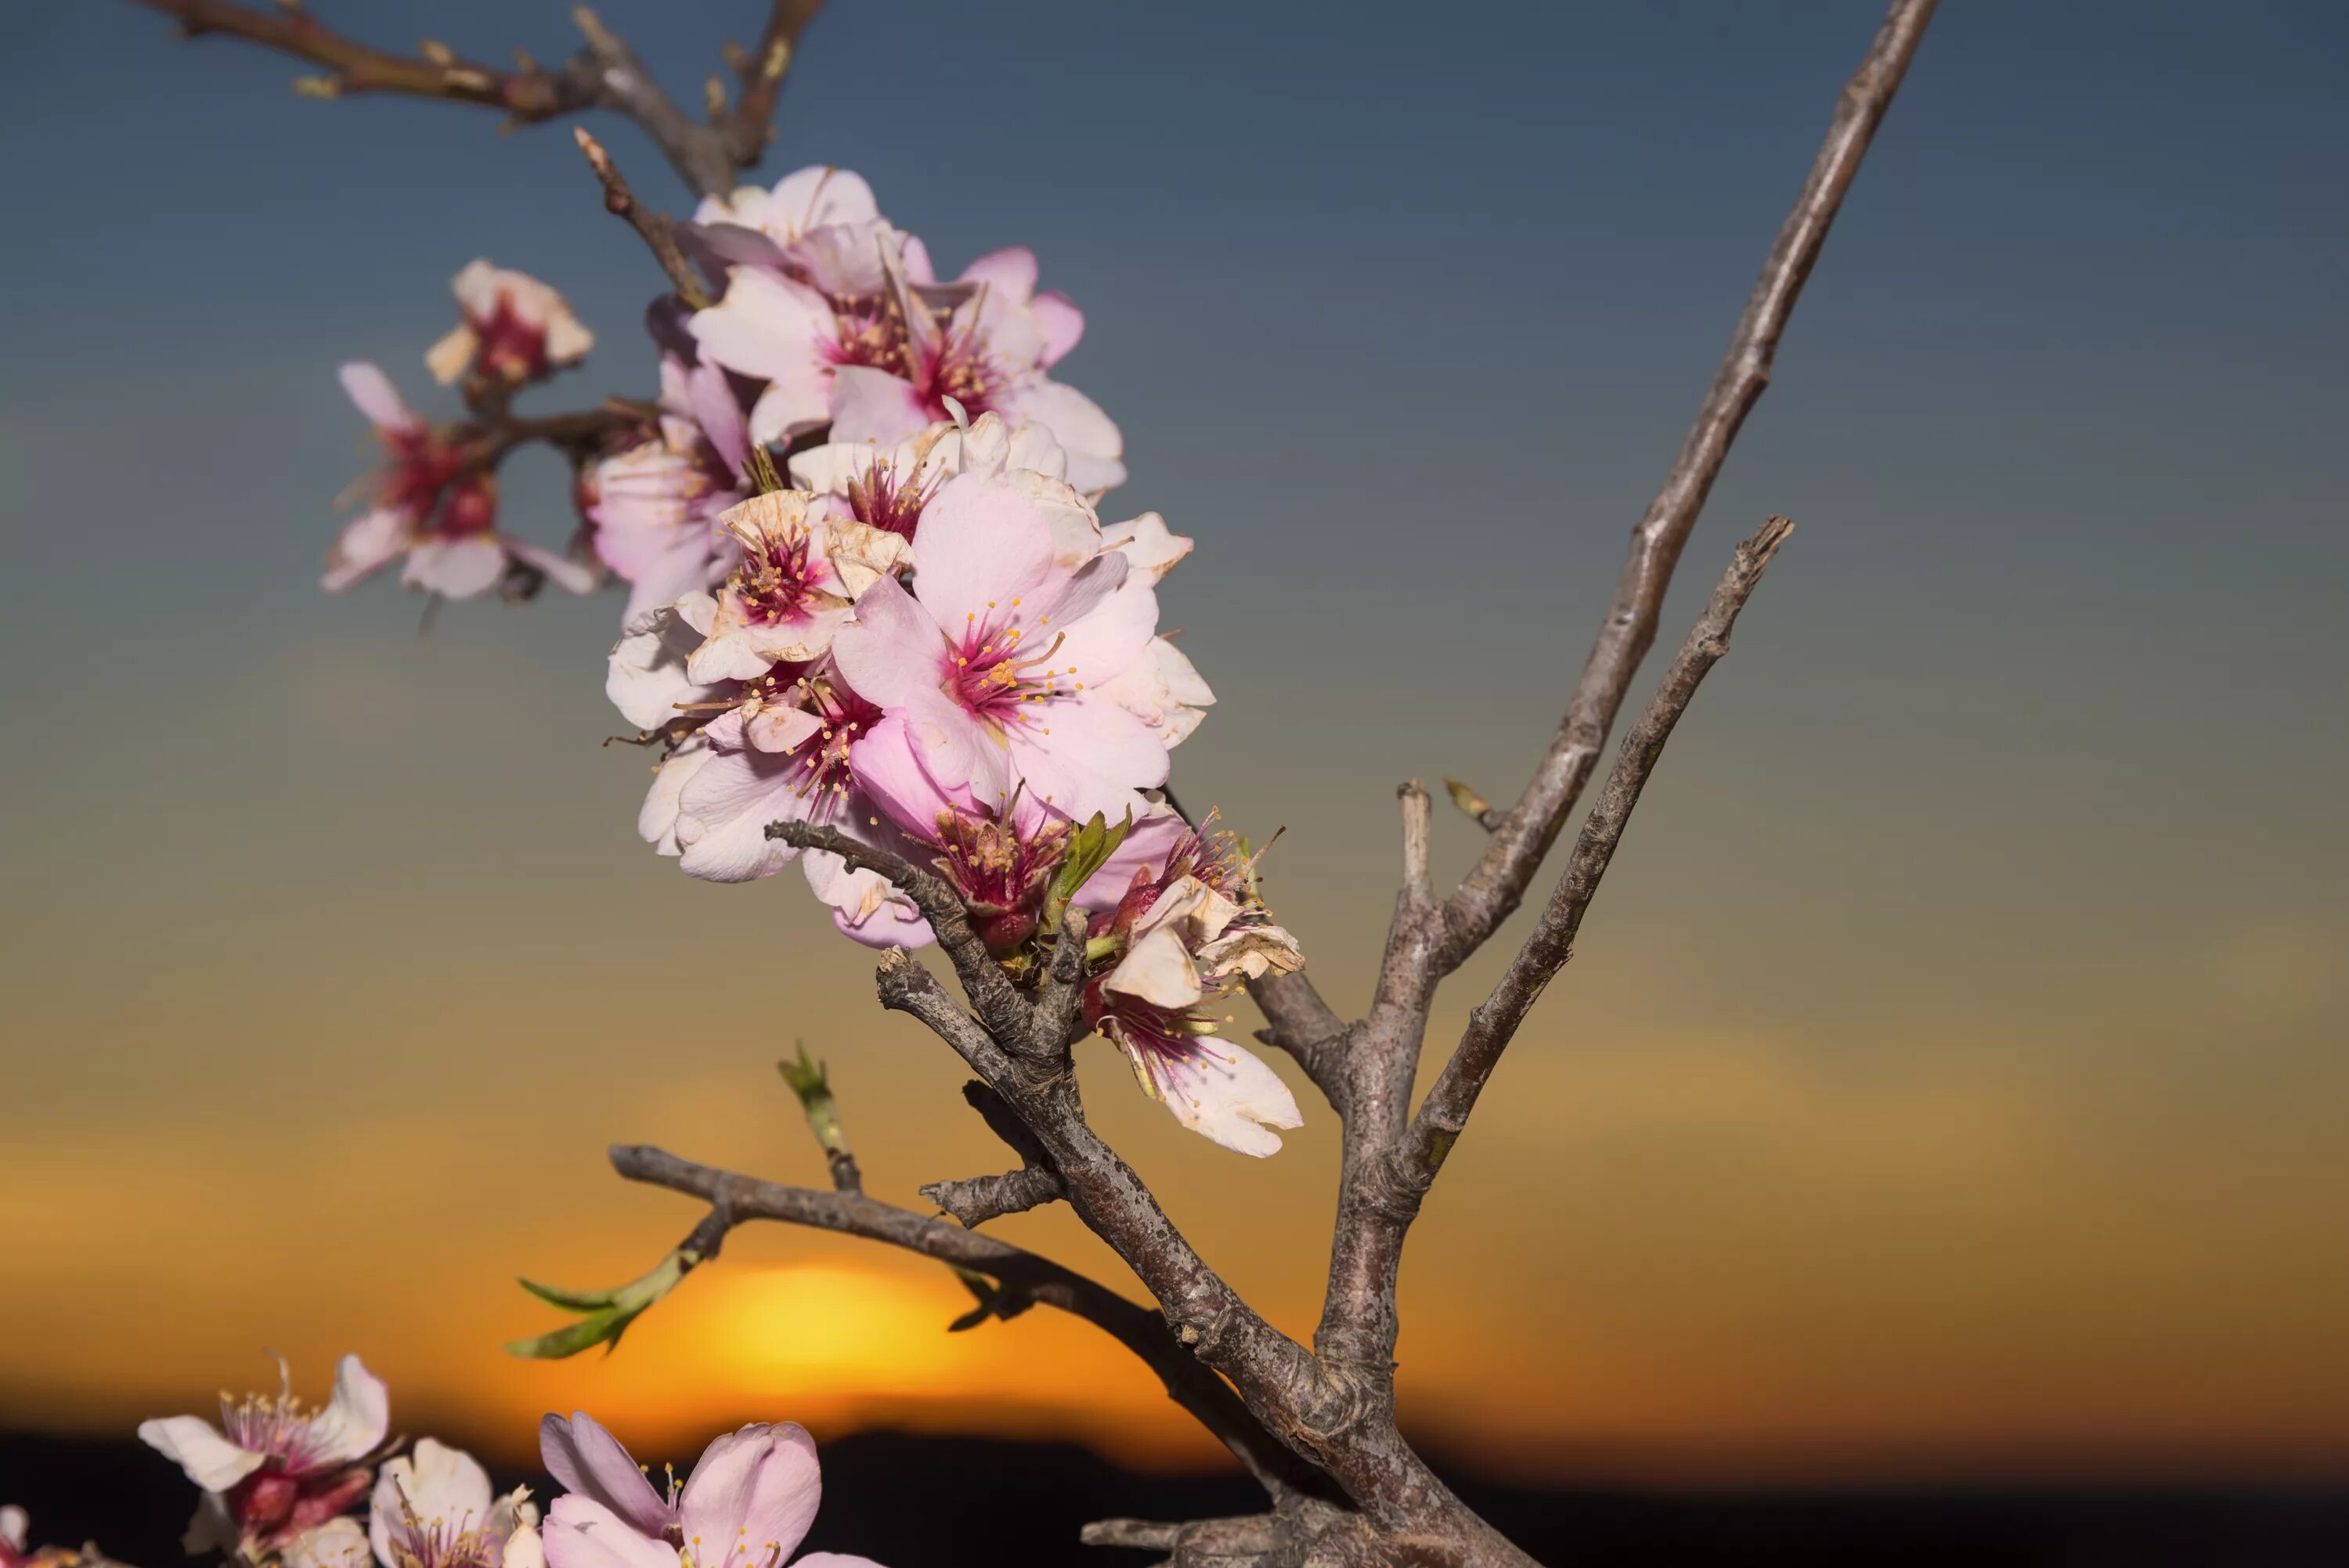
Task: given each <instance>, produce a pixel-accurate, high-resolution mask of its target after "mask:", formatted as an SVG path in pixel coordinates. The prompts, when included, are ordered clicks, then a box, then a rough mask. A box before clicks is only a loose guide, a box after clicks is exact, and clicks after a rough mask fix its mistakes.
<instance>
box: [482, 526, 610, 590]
mask: <svg viewBox="0 0 2349 1568" xmlns="http://www.w3.org/2000/svg"><path fill="white" fill-rule="evenodd" d="M498 542H499V543H501V544H502V545H504V546H505V547H506V553H507V554H508V555H511V556H512V557H513V558H514V559H515V560H516V561H519V562H522V563H523V565H525V566H530V567H535V568H536V569H537V570H538V571H539V572H541V573H543V574H544V575H545V577H546V580H547V581H548V582H550V583H554V585H555V586H556V587H558V588H562V589H564V590H565V591H566V592H569V593H579V594H587V593H594V592H595V589H596V587H597V585H598V584H599V583H602V582H603V580H604V574H603V573H600V572H598V571H597V570H595V567H593V566H591V565H589V564H588V563H587V562H584V561H574V560H572V559H571V558H570V557H569V556H567V555H557V554H555V553H554V552H553V551H552V550H548V549H545V548H543V547H542V546H540V545H536V544H533V543H532V542H530V541H528V540H526V539H516V538H514V537H513V536H512V534H506V533H502V534H500V535H499V536H498Z"/></svg>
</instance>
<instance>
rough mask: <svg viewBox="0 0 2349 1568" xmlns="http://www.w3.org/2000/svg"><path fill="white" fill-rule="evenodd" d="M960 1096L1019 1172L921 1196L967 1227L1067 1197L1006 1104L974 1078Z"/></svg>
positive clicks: (941, 1185) (944, 1184)
mask: <svg viewBox="0 0 2349 1568" xmlns="http://www.w3.org/2000/svg"><path fill="white" fill-rule="evenodd" d="M962 1097H963V1099H966V1100H968V1102H969V1103H970V1108H971V1109H973V1110H975V1111H977V1112H978V1114H979V1119H981V1120H983V1121H985V1122H986V1123H987V1129H988V1131H989V1132H992V1133H994V1134H995V1136H996V1137H998V1138H999V1139H1001V1140H1003V1141H1004V1142H1005V1143H1006V1144H1008V1145H1009V1146H1010V1149H1011V1151H1012V1152H1013V1153H1014V1154H1017V1155H1018V1156H1019V1161H1020V1166H1019V1170H1017V1171H1009V1172H1008V1173H1006V1174H1004V1175H1001V1176H974V1177H971V1178H970V1179H969V1180H968V1181H934V1182H932V1183H930V1185H928V1186H926V1187H924V1188H922V1189H921V1193H922V1196H923V1197H925V1198H927V1199H928V1200H929V1201H930V1202H933V1203H936V1205H937V1206H938V1207H939V1208H941V1209H944V1210H945V1211H946V1212H947V1213H949V1214H952V1215H953V1216H954V1217H955V1218H956V1219H957V1220H959V1221H961V1222H963V1223H964V1224H966V1225H981V1224H984V1223H986V1222H988V1221H989V1220H992V1219H995V1218H997V1217H999V1216H1000V1215H1003V1214H1015V1213H1019V1212H1022V1211H1024V1210H1028V1209H1034V1208H1040V1207H1041V1206H1042V1205H1044V1204H1046V1203H1050V1202H1053V1201H1054V1200H1055V1199H1059V1198H1062V1197H1065V1196H1067V1192H1066V1190H1065V1189H1064V1188H1063V1187H1062V1186H1061V1177H1060V1173H1059V1172H1058V1171H1054V1170H1053V1169H1052V1161H1051V1156H1050V1155H1048V1154H1046V1153H1045V1152H1044V1146H1043V1145H1042V1144H1040V1143H1039V1142H1037V1141H1036V1135H1035V1134H1034V1133H1032V1132H1030V1131H1029V1130H1028V1124H1027V1123H1026V1122H1024V1121H1022V1120H1020V1119H1019V1112H1017V1111H1015V1110H1013V1109H1011V1104H1010V1102H1009V1100H1007V1099H1004V1098H1003V1097H1002V1096H1001V1095H999V1094H998V1093H996V1092H995V1090H993V1089H991V1088H988V1087H987V1085H986V1084H984V1083H982V1082H980V1081H979V1080H978V1079H976V1078H974V1079H972V1080H971V1081H970V1082H968V1083H967V1084H965V1085H963V1086H962Z"/></svg>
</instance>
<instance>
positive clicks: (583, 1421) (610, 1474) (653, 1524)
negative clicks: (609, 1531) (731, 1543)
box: [538, 1410, 677, 1568]
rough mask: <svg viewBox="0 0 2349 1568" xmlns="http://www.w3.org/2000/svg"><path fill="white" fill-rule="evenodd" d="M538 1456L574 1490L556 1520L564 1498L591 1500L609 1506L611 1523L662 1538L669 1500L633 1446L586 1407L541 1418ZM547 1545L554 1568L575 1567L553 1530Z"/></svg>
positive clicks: (597, 1506)
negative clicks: (557, 1546) (558, 1551)
mask: <svg viewBox="0 0 2349 1568" xmlns="http://www.w3.org/2000/svg"><path fill="white" fill-rule="evenodd" d="M538 1457H539V1459H540V1460H541V1461H542V1462H543V1464H544V1465H545V1466H546V1469H547V1473H548V1474H550V1475H552V1476H554V1479H555V1480H559V1481H561V1482H562V1483H563V1485H564V1490H565V1491H569V1492H572V1493H573V1494H574V1496H573V1497H570V1498H563V1499H559V1500H557V1501H556V1502H555V1505H554V1517H555V1518H556V1519H557V1520H560V1519H562V1518H563V1505H564V1503H565V1502H573V1501H582V1502H586V1503H589V1504H591V1505H593V1506H594V1507H595V1510H596V1511H608V1514H609V1516H610V1519H611V1522H612V1523H614V1524H617V1525H620V1526H622V1528H623V1529H624V1530H629V1531H635V1532H638V1533H639V1534H641V1535H646V1536H650V1537H652V1538H653V1540H654V1541H655V1542H657V1541H658V1539H659V1537H660V1533H661V1531H662V1530H663V1529H664V1528H666V1527H667V1525H668V1523H669V1522H670V1520H671V1518H672V1517H673V1516H672V1515H671V1513H670V1511H669V1507H668V1504H667V1503H666V1502H664V1501H661V1499H660V1497H659V1495H658V1494H657V1493H656V1492H655V1491H653V1484H652V1482H650V1481H648V1480H646V1479H645V1474H644V1471H642V1470H639V1469H637V1468H636V1460H633V1459H631V1458H630V1457H629V1456H628V1450H627V1449H624V1448H622V1447H621V1446H620V1439H617V1438H616V1437H614V1436H613V1435H612V1434H611V1433H609V1432H607V1431H605V1429H603V1427H602V1426H601V1425H599V1424H598V1423H597V1422H596V1420H595V1417H593V1416H590V1415H589V1414H588V1413H587V1412H586V1411H585V1410H574V1411H573V1412H572V1414H571V1419H569V1420H568V1421H566V1420H564V1418H562V1417H560V1416H557V1415H554V1414H552V1413H550V1414H549V1415H547V1416H546V1417H545V1418H544V1419H543V1420H541V1421H540V1422H539V1423H538ZM547 1548H548V1550H547V1560H548V1561H549V1562H550V1563H554V1565H555V1568H572V1565H571V1564H566V1563H564V1562H563V1560H562V1559H561V1558H559V1557H557V1556H556V1555H555V1553H554V1539H553V1537H552V1535H551V1534H550V1536H549V1538H548V1541H547ZM676 1555H677V1554H676V1553H674V1552H671V1553H669V1559H668V1560H669V1561H670V1562H672V1563H673V1562H674V1561H675V1560H676Z"/></svg>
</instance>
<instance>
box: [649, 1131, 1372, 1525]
mask: <svg viewBox="0 0 2349 1568" xmlns="http://www.w3.org/2000/svg"><path fill="white" fill-rule="evenodd" d="M611 1158H612V1168H613V1169H614V1170H615V1171H618V1172H619V1173H620V1174H621V1175H622V1176H623V1177H625V1178H626V1179H627V1180H628V1181H642V1182H645V1183H647V1184H648V1185H651V1186H656V1187H666V1188H668V1189H669V1190H670V1191H676V1192H686V1193H689V1194H691V1195H693V1196H695V1197H698V1198H700V1199H702V1200H704V1201H706V1202H709V1205H710V1210H711V1213H712V1215H713V1216H720V1215H722V1216H723V1219H722V1221H720V1222H719V1223H720V1224H721V1225H722V1226H725V1227H730V1226H732V1225H738V1224H740V1223H741V1222H743V1221H745V1220H781V1221H782V1222H785V1223H787V1224H794V1225H807V1226H811V1227H812V1228H814V1229H817V1230H824V1231H835V1232H838V1233H842V1234H843V1235H852V1236H861V1237H864V1239H866V1240H868V1241H875V1242H885V1243H888V1244H890V1245H891V1246H895V1247H902V1248H904V1249H905V1250H906V1251H907V1252H912V1253H920V1254H921V1255H922V1256H924V1257H929V1258H936V1259H937V1260H938V1261H939V1262H941V1263H947V1264H954V1265H955V1266H957V1267H958V1268H965V1269H968V1270H970V1271H972V1272H973V1273H976V1274H985V1275H987V1276H988V1278H990V1279H993V1280H996V1281H999V1283H1000V1284H1002V1285H1003V1286H1004V1288H1005V1289H1007V1290H1009V1291H1014V1292H1017V1293H1018V1294H1019V1295H1020V1296H1022V1297H1024V1298H1025V1299H1028V1300H1030V1301H1037V1302H1041V1303H1043V1304H1044V1305H1047V1306H1052V1307H1057V1308H1059V1309H1060V1310H1061V1311H1062V1312H1065V1313H1068V1314H1070V1315H1071V1316H1074V1317H1081V1318H1082V1319H1084V1320H1085V1321H1086V1322H1088V1323H1090V1324H1092V1326H1095V1327H1096V1328H1099V1329H1101V1330H1102V1332H1103V1333H1105V1334H1107V1335H1108V1336H1110V1337H1111V1338H1112V1339H1115V1340H1116V1341H1117V1342H1118V1343H1119V1344H1121V1345H1123V1346H1125V1347H1126V1348H1127V1349H1128V1350H1130V1351H1132V1352H1133V1354H1134V1355H1135V1356H1136V1357H1140V1358H1141V1360H1142V1361H1143V1363H1144V1364H1145V1365H1146V1366H1148V1367H1150V1369H1151V1370H1152V1371H1153V1372H1154V1373H1156V1374H1157V1375H1158V1377H1159V1380H1160V1381H1161V1382H1163V1383H1164V1385H1165V1387H1166V1393H1167V1397H1168V1398H1172V1399H1173V1400H1174V1402H1175V1403H1176V1404H1177V1405H1180V1406H1181V1407H1182V1408H1184V1409H1185V1410H1187V1411H1189V1412H1190V1414H1191V1415H1192V1416H1193V1417H1194V1418H1195V1419H1196V1420H1198V1422H1199V1423H1200V1424H1201V1425H1202V1426H1204V1427H1206V1429H1208V1430H1209V1431H1211V1432H1213V1433H1215V1434H1216V1437H1217V1438H1219V1439H1222V1440H1223V1442H1224V1443H1225V1445H1226V1447H1227V1448H1229V1449H1231V1450H1232V1453H1233V1455H1234V1457H1236V1458H1237V1459H1238V1460H1239V1461H1240V1463H1242V1464H1243V1465H1245V1466H1247V1470H1248V1472H1249V1473H1250V1474H1251V1475H1253V1476H1255V1477H1256V1478H1257V1480H1258V1481H1260V1482H1262V1483H1263V1484H1264V1486H1265V1488H1266V1490H1267V1491H1269V1492H1271V1493H1272V1494H1273V1495H1274V1496H1275V1497H1276V1498H1278V1497H1279V1496H1280V1495H1282V1493H1283V1492H1285V1491H1295V1492H1303V1493H1306V1494H1308V1495H1319V1496H1326V1495H1328V1494H1329V1493H1330V1485H1329V1482H1328V1481H1327V1480H1326V1479H1325V1478H1322V1477H1319V1476H1318V1475H1316V1474H1315V1473H1314V1472H1313V1471H1312V1470H1310V1469H1309V1467H1307V1466H1305V1465H1304V1464H1303V1463H1302V1462H1301V1461H1300V1460H1299V1458H1298V1456H1297V1455H1296V1454H1294V1453H1293V1452H1291V1451H1290V1450H1289V1449H1287V1448H1286V1447H1284V1446H1283V1445H1282V1444H1281V1443H1280V1442H1279V1441H1278V1439H1275V1438H1274V1437H1272V1436H1271V1434H1270V1433H1268V1431H1266V1429H1264V1427H1263V1425H1262V1424H1261V1423H1260V1422H1258V1421H1257V1418H1255V1417H1254V1416H1252V1415H1250V1414H1249V1413H1248V1410H1247V1407H1246V1406H1244V1405H1243V1404H1242V1403H1241V1402H1240V1399H1239V1397H1238V1396H1237V1394H1235V1393H1234V1392H1233V1391H1232V1389H1231V1387H1229V1386H1228V1385H1226V1383H1225V1382H1224V1381H1223V1379H1222V1378H1220V1377H1216V1375H1215V1373H1214V1372H1212V1371H1210V1370H1209V1369H1208V1368H1207V1367H1204V1366H1202V1365H1201V1364H1200V1362H1199V1360H1198V1358H1197V1357H1195V1356H1193V1355H1192V1354H1191V1353H1190V1352H1189V1351H1188V1350H1186V1349H1185V1348H1184V1347H1183V1346H1181V1345H1180V1344H1178V1343H1176V1341H1175V1339H1174V1336H1173V1335H1172V1334H1171V1333H1169V1332H1168V1330H1167V1326H1166V1324H1165V1322H1164V1320H1163V1319H1162V1318H1161V1317H1160V1316H1159V1315H1158V1314H1156V1313H1154V1312H1153V1311H1151V1310H1150V1309H1149V1308H1148V1307H1146V1306H1143V1305H1140V1304H1139V1303H1136V1302H1133V1301H1129V1300H1127V1299H1126V1298H1125V1297H1124V1296H1122V1295H1118V1294H1117V1293H1116V1292H1115V1291H1112V1290H1111V1289H1110V1288H1108V1287H1107V1286H1106V1285H1103V1284H1100V1283H1098V1282H1096V1281H1094V1280H1092V1279H1088V1278H1086V1277H1085V1276H1084V1275H1083V1274H1078V1273H1077V1272H1075V1271H1074V1270H1072V1269H1069V1268H1065V1267H1063V1266H1061V1264H1056V1263H1053V1262H1051V1261H1050V1260H1049V1259H1047V1258H1042V1257H1039V1256H1037V1255H1036V1254H1035V1253H1030V1252H1027V1251H1025V1250H1023V1249H1021V1248H1019V1247H1015V1246H1012V1245H1010V1244H1009V1243H1006V1242H1002V1241H999V1240H997V1239H996V1238H995V1237H993V1236H989V1235H985V1234H982V1233H978V1232H976V1231H969V1230H965V1229H964V1228H963V1227H961V1226H959V1225H955V1224H949V1223H948V1222H946V1221H944V1220H935V1219H932V1218H930V1217H929V1216H927V1215H925V1214H917V1213H915V1212H912V1211H911V1210H907V1209H900V1208H897V1207H895V1206H894V1205H892V1204H888V1203H884V1202H880V1201H879V1200H878V1199H875V1198H869V1197H867V1196H865V1195H864V1193H862V1192H839V1191H834V1192H818V1191H812V1190H810V1189H807V1188H803V1187H786V1186H783V1185H781V1184H780V1183H777V1182H773V1181H759V1180H757V1179H756V1178H754V1177H750V1176H743V1175H738V1174H736V1173H735V1172H733V1171H720V1170H718V1169H716V1168H714V1167H711V1166H708V1165H698V1164H695V1163H694V1162H693V1161H689V1160H681V1159H679V1158H678V1156H676V1155H674V1154H671V1153H669V1152H668V1151H667V1150H662V1149H656V1148H654V1147H652V1146H651V1145H649V1144H615V1145H613V1147H612V1151H611ZM703 1223H704V1225H705V1226H708V1225H709V1224H710V1223H711V1222H710V1221H705V1222H703ZM701 1234H702V1231H701V1229H700V1228H697V1230H696V1235H697V1236H699V1235H701Z"/></svg>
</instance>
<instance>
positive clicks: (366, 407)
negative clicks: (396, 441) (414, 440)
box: [338, 359, 424, 430]
mask: <svg viewBox="0 0 2349 1568" xmlns="http://www.w3.org/2000/svg"><path fill="white" fill-rule="evenodd" d="M338 374H339V375H340V376H341V377H342V382H343V390H344V391H345V392H347V393H348V394H350V399H351V401H352V402H354V403H356V404H357V405H358V410H359V412H360V413H362V414H364V415H366V416H367V423H368V424H370V425H373V426H375V427H376V428H378V429H386V430H410V429H414V428H417V427H418V426H419V425H421V424H423V423H424V421H423V420H421V419H419V418H417V417H416V415H415V412H414V411H413V410H412V409H410V408H409V406H408V405H407V403H406V402H405V401H403V400H402V399H401V397H400V396H399V390H398V388H397V387H394V386H392V384H391V377H388V376H386V375H385V374H384V373H383V367H382V366H378V365H373V364H370V363H368V362H367V360H364V359H354V360H352V361H351V362H350V363H349V364H347V365H346V366H343V367H342V369H341V370H340V371H339V372H338Z"/></svg>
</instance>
